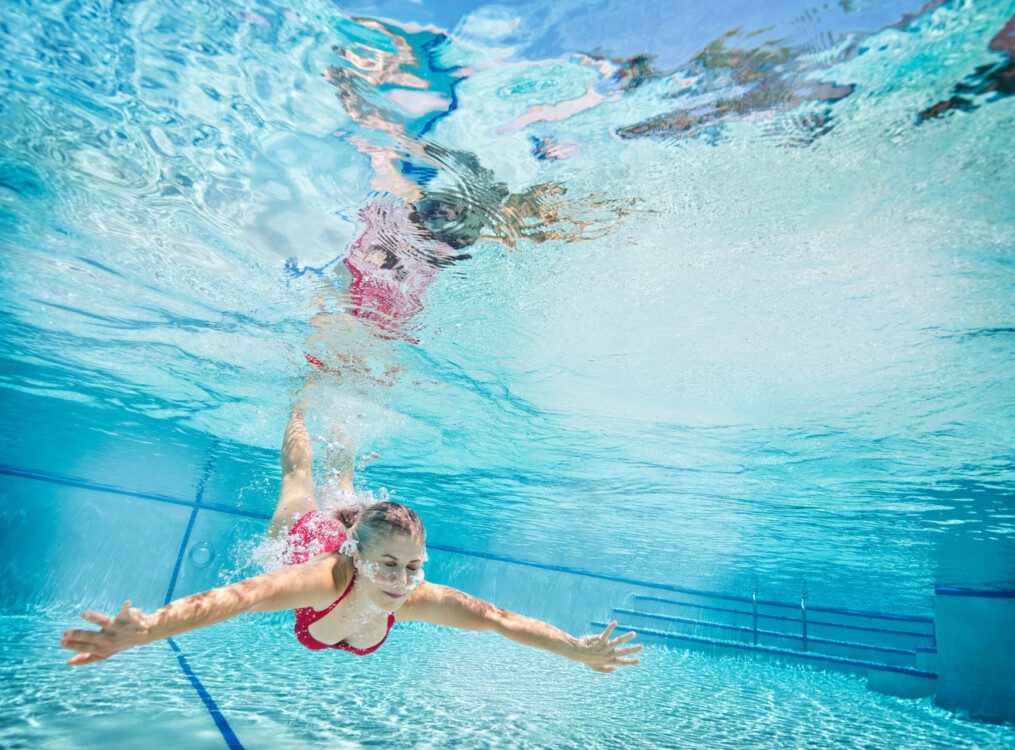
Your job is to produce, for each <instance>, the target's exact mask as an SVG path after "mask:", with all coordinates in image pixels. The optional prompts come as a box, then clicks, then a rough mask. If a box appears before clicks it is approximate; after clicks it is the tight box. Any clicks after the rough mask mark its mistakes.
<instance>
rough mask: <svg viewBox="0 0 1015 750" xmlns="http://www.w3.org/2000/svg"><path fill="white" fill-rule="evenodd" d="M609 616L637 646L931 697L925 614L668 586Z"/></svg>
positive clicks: (933, 676)
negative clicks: (765, 661)
mask: <svg viewBox="0 0 1015 750" xmlns="http://www.w3.org/2000/svg"><path fill="white" fill-rule="evenodd" d="M609 619H613V620H616V621H617V632H620V631H621V630H624V631H630V630H633V631H634V632H636V633H638V635H639V636H640V640H641V641H642V642H654V643H660V644H664V645H669V646H674V647H677V648H686V649H695V650H703V651H708V652H711V653H715V654H717V655H718V654H724V655H746V656H756V657H760V658H769V659H775V660H777V661H780V662H784V663H791V664H805V665H809V666H812V667H816V668H818V669H831V670H837V671H843V672H849V673H852V674H858V675H861V676H865V677H866V678H867V686H868V687H869V688H870V689H872V690H876V691H878V692H883V693H888V694H890V695H897V696H900V697H907V698H917V697H923V696H928V695H933V694H934V691H935V688H936V684H937V673H936V655H937V650H936V646H935V635H934V620H933V618H932V617H921V616H916V615H898V614H888V613H883V612H866V611H861V610H852V609H839V608H835V607H809V606H808V605H807V599H806V595H804V596H802V597H801V599H800V601H799V603H787V602H778V601H771V600H766V599H759V598H757V596H750V597H743V596H733V595H728V594H718V593H714V592H708V591H698V590H695V589H676V588H675V587H670V590H668V591H667V592H666V593H665V594H664V595H656V594H649V593H632V594H629V595H628V596H627V597H626V600H625V601H624V603H623V605H622V606H619V607H614V608H613V609H612V611H611V616H610V617H609V618H607V620H609ZM592 625H593V626H594V627H597V628H604V627H606V625H607V622H606V621H595V622H593V623H592Z"/></svg>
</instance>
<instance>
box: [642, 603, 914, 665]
mask: <svg viewBox="0 0 1015 750" xmlns="http://www.w3.org/2000/svg"><path fill="white" fill-rule="evenodd" d="M730 599H731V601H716V600H715V599H714V598H713V599H711V600H705V599H703V598H700V597H699V598H696V597H693V596H680V597H661V596H648V595H638V594H635V595H633V596H631V597H629V598H628V604H629V608H630V609H633V610H637V611H639V612H644V613H646V614H648V613H651V614H659V615H669V616H673V617H681V618H689V619H694V620H707V621H709V622H717V623H722V624H724V625H735V626H739V627H747V628H752V629H753V627H754V611H753V602H752V600H750V599H746V598H743V597H737V598H735V599H734V598H733V597H730ZM757 611H758V615H757V617H758V619H757V626H758V628H759V629H763V630H766V631H770V632H773V633H788V634H791V635H801V636H802V633H803V623H802V613H801V609H800V607H799V605H787V604H783V603H774V602H759V604H758V607H757ZM807 635H808V637H809V638H810V637H813V638H821V639H827V640H834V641H846V642H850V643H863V644H871V645H875V646H883V647H887V648H899V649H905V650H907V651H918V650H920V649H922V648H933V646H934V627H933V622H932V621H931V619H930V618H924V617H908V616H904V615H881V614H878V613H866V612H858V611H856V610H835V609H831V608H820V607H811V608H810V609H809V610H808V612H807Z"/></svg>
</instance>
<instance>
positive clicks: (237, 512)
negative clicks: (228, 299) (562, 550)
mask: <svg viewBox="0 0 1015 750" xmlns="http://www.w3.org/2000/svg"><path fill="white" fill-rule="evenodd" d="M0 474H9V475H11V476H16V477H26V478H28V479H38V480H41V481H46V482H53V483H55V484H66V485H69V486H72V487H82V488H84V489H88V490H95V491H97V492H111V493H114V494H118V495H127V496H129V497H137V498H141V499H144V500H155V501H158V502H164V503H173V504H174V505H186V506H188V507H191V508H193V507H194V506H195V503H194V502H193V501H190V500H180V499H179V498H174V497H168V496H165V495H155V494H150V493H145V492H134V491H132V490H126V489H123V488H120V487H113V486H112V485H103V484H97V483H95V482H89V481H86V480H83V479H76V478H73V477H63V476H58V475H56V474H49V473H47V472H42V471H34V470H30V469H21V468H19V467H16V466H8V465H6V464H0ZM201 508H202V509H203V510H213V511H215V512H217V513H228V514H231V515H234V516H244V517H246V518H258V519H261V520H264V521H267V520H268V519H269V518H270V517H271V516H270V515H268V514H267V513H258V512H256V511H251V510H243V509H240V508H233V507H231V506H228V505H222V504H221V503H202V504H201ZM427 547H428V548H430V549H436V550H442V551H444V552H451V553H453V554H457V555H466V556H468V557H478V558H480V559H484V560H494V561H496V562H506V563H511V564H513V565H523V566H526V567H529V568H539V569H541V570H551V571H555V572H558V573H568V574H570V575H576V576H583V577H585V578H596V579H599V580H602V581H613V582H615V583H626V584H629V585H632V586H641V587H644V588H650V589H659V590H661V591H675V592H677V593H678V594H695V595H699V596H707V597H711V598H713V599H722V600H726V601H740V602H750V601H751V598H750V597H744V596H734V595H732V594H720V593H717V592H714V591H702V590H699V589H689V588H685V587H682V586H673V585H670V584H665V583H652V582H650V581H639V580H638V579H637V578H625V577H623V576H614V575H608V574H606V573H596V572H594V571H591V570H582V569H580V568H571V567H567V566H565V565H552V564H550V563H541V562H536V561H534V560H522V559H519V558H516V557H508V556H506V555H495V554H492V553H490V552H476V551H474V550H468V549H463V548H461V547H453V546H450V545H446V544H433V543H431V544H428V545H427ZM939 593H946V594H947V593H948V590H944V591H939ZM758 604H767V605H771V606H777V607H787V608H791V609H798V608H799V607H800V605H799V604H787V603H785V602H776V601H769V600H767V599H759V600H758ZM807 609H808V611H810V612H826V613H832V614H845V615H855V616H858V617H872V618H878V619H883V620H898V621H901V622H924V623H933V621H934V618H932V617H926V616H910V615H893V614H888V613H885V612H867V611H863V610H853V609H839V608H836V607H816V606H808V608H807Z"/></svg>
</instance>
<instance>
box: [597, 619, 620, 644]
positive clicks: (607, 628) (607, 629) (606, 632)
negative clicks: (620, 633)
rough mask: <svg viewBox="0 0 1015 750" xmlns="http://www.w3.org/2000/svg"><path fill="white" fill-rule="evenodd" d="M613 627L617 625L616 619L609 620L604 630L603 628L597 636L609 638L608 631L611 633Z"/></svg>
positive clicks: (603, 638) (604, 638)
mask: <svg viewBox="0 0 1015 750" xmlns="http://www.w3.org/2000/svg"><path fill="white" fill-rule="evenodd" d="M615 627H617V621H616V620H610V624H609V625H607V626H606V630H604V631H603V633H602V635H600V636H599V637H600V638H601V639H602V640H609V638H610V633H612V632H613V629H614V628H615Z"/></svg>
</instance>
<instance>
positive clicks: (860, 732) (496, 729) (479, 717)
mask: <svg viewBox="0 0 1015 750" xmlns="http://www.w3.org/2000/svg"><path fill="white" fill-rule="evenodd" d="M273 617H274V618H275V619H274V620H273ZM73 620H74V616H72V615H70V614H69V613H68V616H67V618H66V619H62V618H61V619H60V620H56V619H54V618H53V616H52V613H51V612H50V613H47V614H45V615H38V616H25V615H8V616H2V617H0V654H2V657H3V658H2V659H0V664H2V665H3V666H2V667H0V673H2V678H0V704H3V705H5V706H8V707H9V710H7V711H5V716H4V717H3V719H2V720H0V746H2V747H7V748H19V747H24V748H29V747H31V748H50V747H52V748H66V747H71V746H72V747H75V748H90V747H103V748H119V747H125V748H126V747H137V746H138V743H139V742H143V743H144V746H145V747H149V748H156V749H157V748H162V747H166V748H168V747H173V748H180V747H187V748H222V747H229V746H230V744H229V743H227V740H226V739H224V737H223V733H222V732H221V731H220V728H219V727H217V726H216V724H215V722H213V721H212V718H211V716H210V714H209V711H208V708H207V705H206V702H205V701H202V699H201V697H199V695H198V692H197V691H196V690H195V688H194V684H193V683H192V681H191V679H190V678H188V676H187V675H186V674H185V673H184V671H183V670H182V669H181V666H180V663H179V661H178V658H177V654H176V653H175V652H174V651H173V650H172V649H171V648H170V647H169V645H168V643H166V642H161V643H157V644H151V645H149V646H146V647H143V648H140V649H136V650H133V651H131V652H127V653H123V654H120V655H118V656H116V657H114V658H113V659H111V660H109V661H107V662H104V663H102V664H99V665H95V666H91V667H85V668H78V669H74V670H71V669H68V668H65V667H63V660H64V659H65V658H66V654H67V653H68V652H65V651H64V650H63V649H60V648H59V646H58V645H57V642H58V640H59V637H60V634H61V633H62V631H63V630H64V629H66V628H67V627H69V626H70V625H72V624H73ZM176 643H177V644H178V646H179V648H180V650H181V652H182V653H183V654H184V656H185V660H186V662H187V663H188V665H189V666H190V668H191V670H192V671H193V674H194V677H195V678H196V679H197V680H198V681H199V682H200V684H201V685H202V686H203V688H204V690H206V691H207V694H208V696H210V698H211V699H212V701H213V703H214V705H215V706H217V708H218V710H219V711H220V712H221V716H222V719H223V720H224V721H225V722H226V723H227V726H228V731H229V732H232V733H233V735H234V738H235V739H233V740H232V746H233V747H245V748H290V747H292V748H296V747H306V746H308V745H310V744H313V745H314V746H315V747H324V748H364V747H386V748H447V747H456V748H498V749H502V748H545V747H555V748H621V747H625V748H626V747H638V748H673V747H681V748H743V747H752V748H779V749H780V750H785V748H787V747H800V748H829V747H850V748H899V747H906V748H1010V747H1013V746H1015V727H1011V726H993V725H988V724H981V723H976V722H971V721H967V720H963V719H961V718H959V717H956V716H955V715H953V714H950V713H948V712H946V711H944V710H942V709H939V708H936V707H934V706H933V705H932V704H931V703H930V701H929V700H919V701H913V700H902V699H897V698H891V697H887V696H882V695H879V694H876V693H871V692H869V691H867V689H866V687H865V685H864V682H863V681H862V680H860V679H857V678H853V677H849V676H845V675H841V674H833V673H821V672H815V671H810V670H806V669H801V668H794V667H784V666H780V665H775V664H768V663H762V662H757V661H742V660H738V659H718V658H714V657H710V656H707V655H703V654H697V653H688V652H682V651H678V650H670V649H665V648H661V647H655V646H652V647H649V648H647V649H646V650H645V652H644V654H643V664H642V665H641V666H640V667H633V668H630V669H628V670H625V671H622V672H619V673H616V674H613V675H602V674H598V673H595V672H592V671H591V670H588V669H585V668H583V667H581V666H580V665H577V664H574V663H572V662H568V661H565V660H562V659H560V658H559V657H555V656H553V655H550V654H547V653H544V652H538V651H532V650H529V649H525V648H522V647H520V646H517V645H515V644H513V643H511V642H508V641H505V640H503V639H501V638H499V637H498V636H495V635H492V634H487V633H455V632H452V631H449V630H445V629H442V628H438V627H436V626H427V625H419V624H413V625H405V626H401V627H399V626H396V629H395V630H394V631H392V636H391V639H390V640H389V642H388V643H386V644H385V646H384V647H383V648H382V649H380V650H379V651H378V652H377V653H375V654H373V655H371V656H370V657H366V658H356V657H353V656H351V655H348V654H344V653H311V652H309V651H307V650H306V649H303V648H302V647H301V646H299V644H297V643H296V641H295V640H294V639H293V638H292V636H291V633H290V632H289V630H288V628H287V626H286V624H285V623H284V622H279V621H278V616H267V617H265V616H260V617H258V618H257V619H255V616H249V617H246V618H241V619H239V620H236V621H233V622H230V623H225V624H222V625H218V626H215V627H213V628H209V629H206V630H203V631H198V632H194V633H190V634H185V635H183V636H180V637H178V638H177V639H176Z"/></svg>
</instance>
